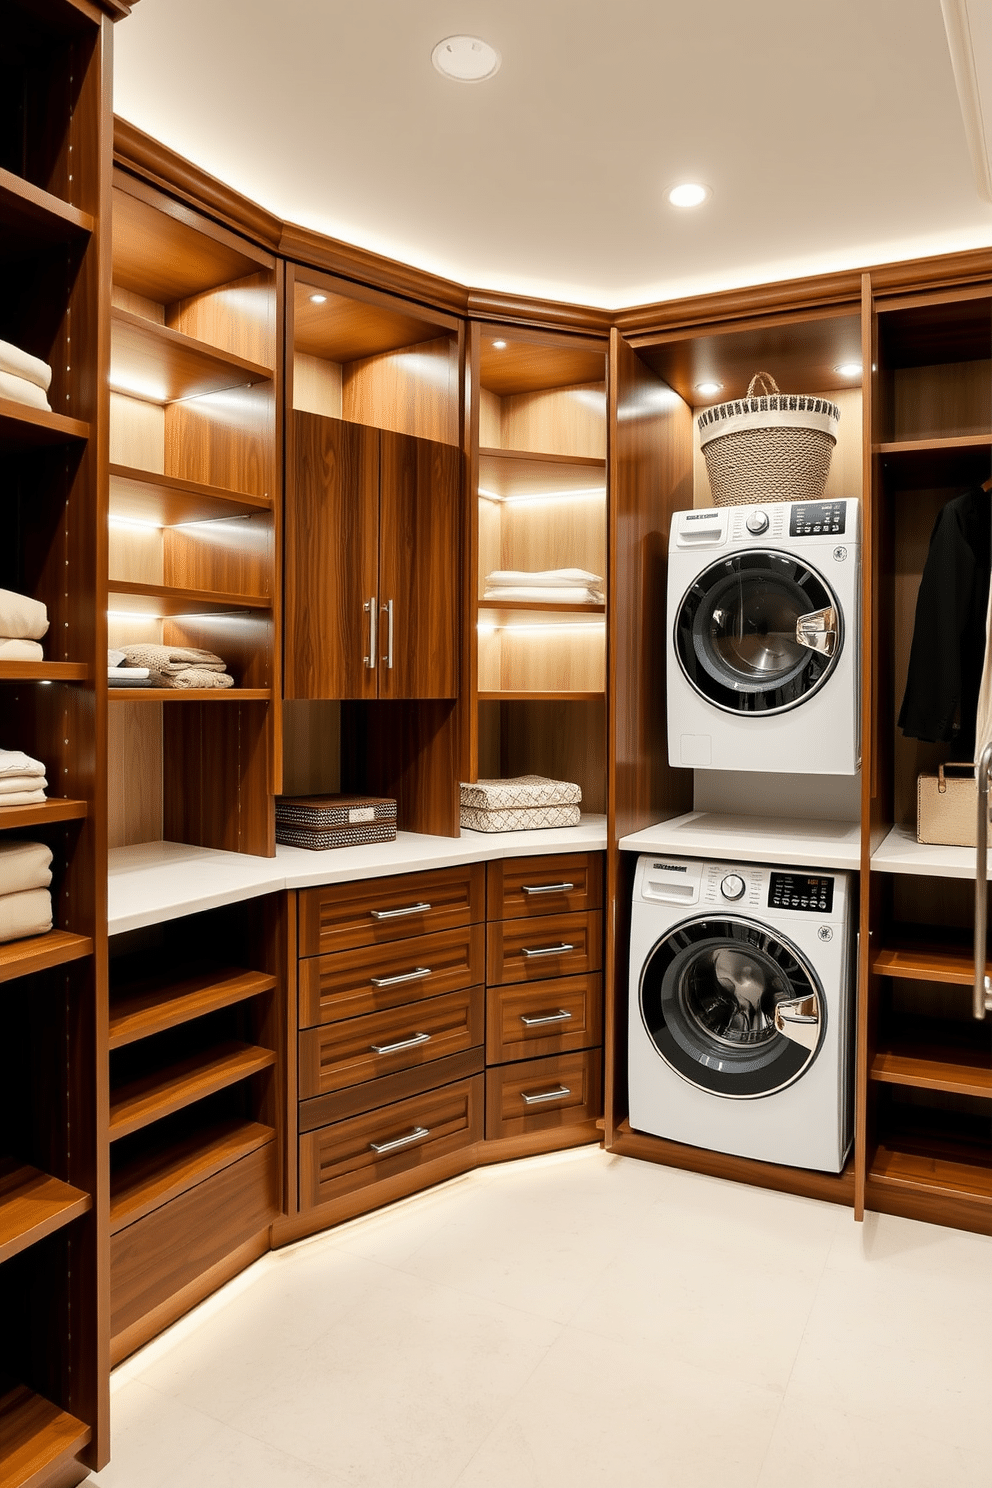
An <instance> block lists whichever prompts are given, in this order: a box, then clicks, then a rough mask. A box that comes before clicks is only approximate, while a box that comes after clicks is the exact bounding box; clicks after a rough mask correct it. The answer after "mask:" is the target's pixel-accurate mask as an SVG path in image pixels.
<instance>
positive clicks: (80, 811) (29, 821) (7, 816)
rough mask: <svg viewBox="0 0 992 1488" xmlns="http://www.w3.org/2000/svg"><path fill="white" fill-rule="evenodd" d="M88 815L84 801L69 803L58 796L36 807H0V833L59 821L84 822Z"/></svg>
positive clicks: (86, 804)
mask: <svg viewBox="0 0 992 1488" xmlns="http://www.w3.org/2000/svg"><path fill="white" fill-rule="evenodd" d="M0 800H2V798H0ZM88 815H89V805H88V803H87V802H86V801H70V800H68V799H67V798H65V797H60V796H50V797H49V798H48V800H47V801H43V802H42V801H39V802H38V804H37V805H36V806H3V805H0V831H3V830H5V829H6V830H8V831H10V830H12V829H13V828H14V827H44V826H48V825H50V824H51V823H53V822H60V821H84V820H85V819H86V817H87V816H88Z"/></svg>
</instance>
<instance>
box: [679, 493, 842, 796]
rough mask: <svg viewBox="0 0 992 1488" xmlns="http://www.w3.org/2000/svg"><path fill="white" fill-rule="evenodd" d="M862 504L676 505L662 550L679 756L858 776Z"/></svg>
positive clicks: (741, 766) (730, 765) (727, 765)
mask: <svg viewBox="0 0 992 1488" xmlns="http://www.w3.org/2000/svg"><path fill="white" fill-rule="evenodd" d="M859 523H860V512H859V503H858V502H857V501H798V502H775V503H768V504H763V505H759V506H753V507H710V508H701V509H699V510H697V511H691V512H676V513H675V515H674V517H673V519H672V529H671V536H670V539H669V545H668V757H669V760H670V762H671V763H672V764H673V765H686V766H692V767H694V768H697V769H714V770H766V771H775V772H782V773H785V774H793V775H800V774H817V775H854V774H856V773H857V771H858V769H859V767H860V764H861V729H860V678H861V667H860V629H861V627H860V618H861V535H860V525H859Z"/></svg>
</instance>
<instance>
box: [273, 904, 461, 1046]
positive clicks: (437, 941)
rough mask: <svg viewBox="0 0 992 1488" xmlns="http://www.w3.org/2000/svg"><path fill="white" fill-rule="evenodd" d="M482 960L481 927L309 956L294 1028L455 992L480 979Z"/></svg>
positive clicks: (302, 967)
mask: <svg viewBox="0 0 992 1488" xmlns="http://www.w3.org/2000/svg"><path fill="white" fill-rule="evenodd" d="M484 962H485V926H484V925H464V926H462V928H461V929H458V930H438V931H436V932H435V933H434V934H433V935H416V936H414V937H413V938H412V939H410V940H398V941H395V942H394V943H393V944H392V945H385V946H362V947H360V948H359V949H358V950H354V951H339V952H338V953H337V954H336V955H333V956H311V957H309V958H307V959H305V960H302V961H301V962H300V963H299V998H300V1027H301V1028H312V1027H313V1026H314V1025H315V1024H317V1023H336V1022H338V1021H340V1020H341V1019H343V1018H358V1017H361V1016H362V1015H363V1014H364V1013H379V1012H382V1010H383V1009H384V1008H392V1007H400V1006H401V1005H402V1004H403V1003H407V1002H419V1001H421V999H423V998H427V997H437V996H439V995H440V994H441V993H442V992H458V991H461V990H462V989H463V988H465V987H472V986H475V984H476V983H477V982H484V981H485V979H486V978H485V966H484Z"/></svg>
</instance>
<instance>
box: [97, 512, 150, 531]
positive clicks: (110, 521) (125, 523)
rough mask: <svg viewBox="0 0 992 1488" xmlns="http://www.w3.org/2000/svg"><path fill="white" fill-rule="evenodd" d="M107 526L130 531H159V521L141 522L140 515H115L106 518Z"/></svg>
mask: <svg viewBox="0 0 992 1488" xmlns="http://www.w3.org/2000/svg"><path fill="white" fill-rule="evenodd" d="M107 526H108V527H115V528H121V529H122V530H123V531H131V532H161V531H162V523H161V522H143V521H142V520H141V518H140V517H115V516H110V517H108V518H107Z"/></svg>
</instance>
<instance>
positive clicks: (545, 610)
mask: <svg viewBox="0 0 992 1488" xmlns="http://www.w3.org/2000/svg"><path fill="white" fill-rule="evenodd" d="M479 610H480V612H481V611H482V610H485V611H486V613H487V614H498V615H512V614H514V613H516V611H517V610H525V611H527V610H530V611H533V612H534V613H536V614H539V615H605V614H606V606H605V604H554V603H553V602H552V601H550V600H542V599H511V600H505V601H502V602H501V601H500V600H498V599H480V600H479Z"/></svg>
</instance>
